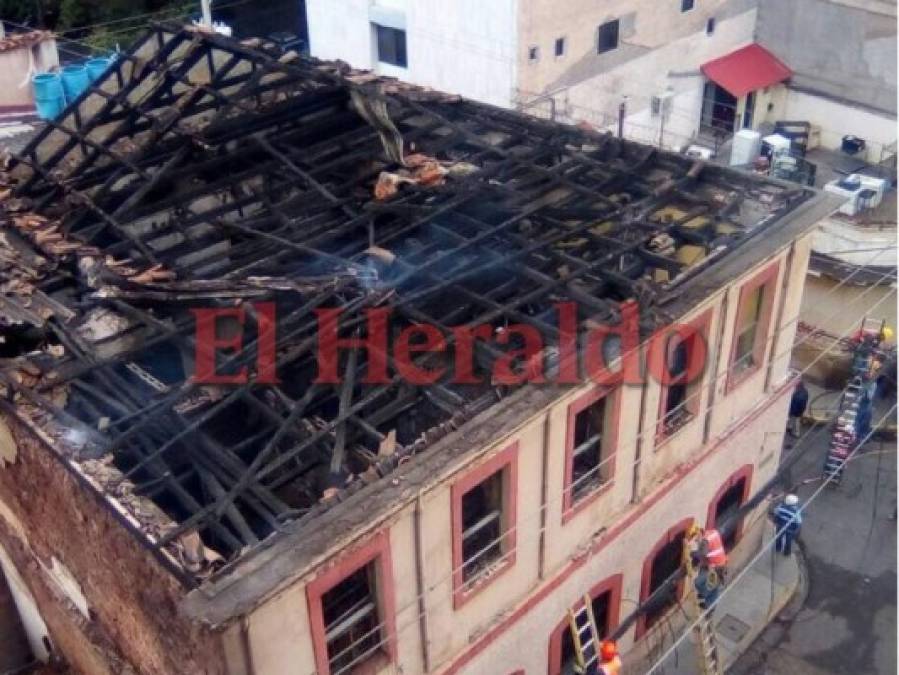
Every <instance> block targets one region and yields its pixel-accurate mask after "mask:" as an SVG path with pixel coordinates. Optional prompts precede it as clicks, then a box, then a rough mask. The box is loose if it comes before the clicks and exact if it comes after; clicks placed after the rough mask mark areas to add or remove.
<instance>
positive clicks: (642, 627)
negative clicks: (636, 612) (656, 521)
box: [634, 517, 693, 640]
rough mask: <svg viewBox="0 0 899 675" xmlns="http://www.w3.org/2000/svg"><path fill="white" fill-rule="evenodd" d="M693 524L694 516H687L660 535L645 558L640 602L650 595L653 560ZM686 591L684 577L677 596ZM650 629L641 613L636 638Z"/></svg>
mask: <svg viewBox="0 0 899 675" xmlns="http://www.w3.org/2000/svg"><path fill="white" fill-rule="evenodd" d="M692 524H693V518H690V517H687V518H684V519H683V520H680V521H678V522H677V523H676V524H675V525H673V526H672V527H669V528H668V530H667V531H666V532H665V534H663V535H662V536H661V537H659V540H658V541H657V542H656V544H655V546H653V547H652V550H651V551H650V552H649V554H648V555H647V556H646V557H645V558H644V559H643V576H642V577H641V578H640V602H641V603H644V602H646V600H647V599H648V598H649V596H650V592H649V584H650V583H651V581H652V561H653V559H654V558H655V557H656V555H658V553H659V551H661V550H662V549H663V548H664V547H665V545H666V544H668V542H670V541H671V540H672V539H674V538H675V537H677V535H678V534H680V533H681V532H684V533H686V531H687V528H688V527H690V525H692ZM683 593H684V582H683V579H681V581H679V582H678V584H677V597H678V598H680V597H683ZM647 630H648V626H647V625H646V615H645V614H641V615H640V617H639V618H638V619H637V626H636V629H635V635H634V639H637V640H639V639H640V638H641V637H643V635H644V634H645V633H646V631H647Z"/></svg>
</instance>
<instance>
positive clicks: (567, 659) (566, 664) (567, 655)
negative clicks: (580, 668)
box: [559, 590, 612, 673]
mask: <svg viewBox="0 0 899 675" xmlns="http://www.w3.org/2000/svg"><path fill="white" fill-rule="evenodd" d="M592 605H593V618H594V619H595V620H596V630H597V631H598V632H599V636H600V638H605V637H606V636H607V635H608V634H609V633H610V632H611V630H612V627H611V626H610V625H609V621H610V619H611V616H612V614H611V609H612V591H611V590H608V591H606V592H605V593H600V594H599V595H597V596H596V597H595V598H593V603H592ZM561 660H562V663H561V668H560V670H559V672H560V673H574V672H576V671H575V669H574V667H575V665H576V663H577V661H576V660H575V651H574V639H573V638H572V637H571V629H570V628H569V627H568V626H567V625H566V626H565V627H564V628H563V629H562V659H561Z"/></svg>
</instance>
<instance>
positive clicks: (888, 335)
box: [880, 326, 893, 340]
mask: <svg viewBox="0 0 899 675" xmlns="http://www.w3.org/2000/svg"><path fill="white" fill-rule="evenodd" d="M880 335H881V336H882V337H883V339H884V340H892V339H893V329H892V328H890V327H889V326H884V327H883V330H882V331H880Z"/></svg>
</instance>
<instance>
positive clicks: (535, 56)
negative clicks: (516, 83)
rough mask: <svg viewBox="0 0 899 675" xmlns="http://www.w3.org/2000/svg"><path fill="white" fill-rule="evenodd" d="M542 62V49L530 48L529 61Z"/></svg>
mask: <svg viewBox="0 0 899 675" xmlns="http://www.w3.org/2000/svg"><path fill="white" fill-rule="evenodd" d="M539 60H540V47H528V61H530V62H531V63H534V62H536V61H539Z"/></svg>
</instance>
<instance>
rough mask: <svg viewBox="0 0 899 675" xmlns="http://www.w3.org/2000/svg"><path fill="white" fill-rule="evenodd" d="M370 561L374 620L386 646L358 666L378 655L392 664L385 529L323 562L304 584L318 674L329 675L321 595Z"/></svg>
mask: <svg viewBox="0 0 899 675" xmlns="http://www.w3.org/2000/svg"><path fill="white" fill-rule="evenodd" d="M372 561H374V562H375V574H376V580H377V583H376V588H377V592H378V618H379V619H380V620H381V622H382V623H383V624H384V631H385V633H386V643H385V644H384V645H382V646H381V649H380V650H379V651H378V652H376V653H374V654H373V655H372V656H371V657H370V658H368V659H366V660H364V661H361V662H360V663H359V666H363V665H365V664H368V663H369V662H370V661H371V660H372V659H378V657H379V656H380V657H381V658H383V659H385V660H387V661H388V662H389V663H394V662H395V661H396V615H395V609H396V608H395V600H394V586H393V563H392V561H391V558H390V537H389V534H388V532H387V530H385V531H383V532H380V533H379V534H377V535H375V536H374V537H372V538H371V539H370V540H369V541H368V542H366V543H365V544H363V545H362V546H360V547H359V548H357V549H355V550H354V551H352V552H351V553H349V554H347V555H345V556H344V557H342V558H339V559H336V560H332V561H329V562H328V563H326V565H330V566H329V567H328V568H327V569H325V570H323V571H322V572H321V573H320V574H319V576H317V577H316V578H315V579H313V580H312V581H310V582H309V583H308V584H307V585H306V601H307V603H308V606H309V625H310V627H311V632H312V649H313V653H314V656H315V670H316V672H317V673H320V675H329V673H330V672H331V668H330V666H329V663H328V643H327V640H326V638H325V619H324V612H323V610H322V596H323V595H324V594H325V593H327V592H328V591H329V590H331V589H332V588H334V586H336V585H337V584H339V583H340V582H341V581H343V580H344V579H346V578H347V577H348V576H349V575H350V574H352V573H353V572H355V571H356V570H358V569H359V568H360V567H362V566H364V565H367V564H368V563H370V562H372ZM385 665H386V664H385ZM357 667H358V666H357ZM354 670H355V668H354Z"/></svg>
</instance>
